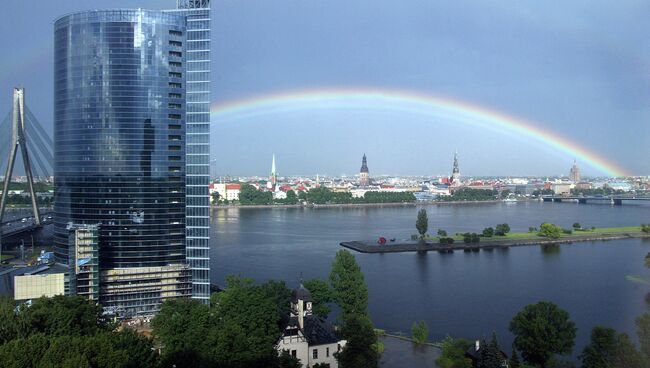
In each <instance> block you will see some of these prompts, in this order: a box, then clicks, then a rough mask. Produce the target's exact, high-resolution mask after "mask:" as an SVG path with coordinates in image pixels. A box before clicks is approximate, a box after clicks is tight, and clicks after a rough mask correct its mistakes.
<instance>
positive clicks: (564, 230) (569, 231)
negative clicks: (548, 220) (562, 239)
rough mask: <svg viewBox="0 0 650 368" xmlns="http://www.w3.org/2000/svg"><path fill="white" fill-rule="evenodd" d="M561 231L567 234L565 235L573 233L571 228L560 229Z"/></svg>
mask: <svg viewBox="0 0 650 368" xmlns="http://www.w3.org/2000/svg"><path fill="white" fill-rule="evenodd" d="M562 232H563V233H565V234H567V235H571V234H572V233H573V230H571V229H562Z"/></svg>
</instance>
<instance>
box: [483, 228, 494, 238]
mask: <svg viewBox="0 0 650 368" xmlns="http://www.w3.org/2000/svg"><path fill="white" fill-rule="evenodd" d="M483 236H484V237H486V238H491V237H493V236H494V229H493V228H491V227H486V228H485V229H483Z"/></svg>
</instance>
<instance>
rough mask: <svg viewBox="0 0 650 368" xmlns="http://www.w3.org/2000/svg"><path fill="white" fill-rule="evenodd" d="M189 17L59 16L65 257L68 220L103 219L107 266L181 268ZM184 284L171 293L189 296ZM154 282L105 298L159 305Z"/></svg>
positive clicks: (59, 244) (58, 161) (59, 201)
mask: <svg viewBox="0 0 650 368" xmlns="http://www.w3.org/2000/svg"><path fill="white" fill-rule="evenodd" d="M186 23H187V21H186V17H184V16H182V15H180V14H175V13H169V12H161V11H147V10H106V11H87V12H79V13H73V14H69V15H66V16H63V17H61V18H59V19H58V20H57V21H56V22H55V25H54V42H55V44H54V50H55V51H54V53H55V55H54V89H55V91H54V96H55V97H54V137H55V139H54V140H55V203H56V204H55V208H54V211H55V214H56V217H55V245H56V255H57V258H59V259H60V260H61V261H63V260H64V259H65V258H66V257H67V256H68V254H69V252H68V249H67V247H68V230H66V227H67V225H68V224H69V223H74V224H89V225H90V224H101V227H100V241H101V247H100V261H99V262H100V269H101V270H115V269H133V268H140V269H141V270H144V271H142V272H145V273H146V272H149V271H147V270H154V271H155V272H158V273H160V272H163V273H164V267H168V266H170V265H174V266H173V269H174V272H175V274H182V273H183V272H182V265H183V264H185V263H186V245H185V232H186V215H185V211H186V208H185V205H186V184H185V181H186V177H185V175H186V129H187V128H186V108H187V105H186V90H188V87H187V82H188V79H190V78H189V77H188V76H187V73H186V64H187V49H186V44H187V42H186V36H187V34H186V33H187V30H186ZM188 167H189V166H188ZM179 265H181V266H179ZM161 267H162V268H161ZM161 270H162V271H161ZM178 270H181V271H178ZM154 271H151V272H154ZM142 272H140V273H142ZM133 273H134V272H124V273H123V274H133ZM136 273H137V272H136ZM119 274H122V273H119ZM174 277H175V276H174ZM183 277H185V276H183ZM185 278H186V279H187V281H189V277H185ZM118 281H119V280H118ZM134 282H135V281H134ZM125 284H131V282H128V283H125ZM186 287H187V288H188V290H184V288H183V286H179V287H178V288H176V289H174V290H175V291H174V293H167V295H177V296H182V295H188V294H189V292H190V290H189V284H187V286H186ZM171 289H173V288H170V287H167V289H165V290H171ZM155 290H156V287H155V286H152V287H151V289H150V290H149V291H150V293H149V294H151V295H147V293H146V292H144V291H146V288H143V289H141V290H140V293H139V294H138V293H132V294H129V295H126V294H124V295H122V296H120V297H119V298H113V299H110V300H105V301H106V302H108V303H110V302H115V303H122V304H128V305H140V306H139V307H138V308H140V309H141V310H143V309H146V308H153V307H155V304H157V303H159V300H158V301H156V300H148V301H146V302H143V301H142V300H143V299H146V298H148V297H149V296H152V295H153V294H154V291H155ZM165 292H166V291H165ZM159 295H160V294H158V296H159ZM101 298H102V296H101V295H100V302H102V300H101ZM152 298H153V299H155V298H156V297H155V296H153V297H152ZM102 304H104V303H102Z"/></svg>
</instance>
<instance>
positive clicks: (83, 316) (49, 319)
mask: <svg viewBox="0 0 650 368" xmlns="http://www.w3.org/2000/svg"><path fill="white" fill-rule="evenodd" d="M17 319H18V321H17V330H18V336H20V337H27V336H29V335H31V334H33V333H37V332H42V333H44V334H46V335H49V336H63V335H78V336H79V335H82V336H87V335H93V334H95V333H97V332H100V331H108V330H110V329H111V326H109V325H107V324H105V323H104V322H103V320H102V317H101V307H99V306H98V305H97V304H94V303H91V302H89V301H88V300H86V299H85V298H83V297H80V296H63V295H58V296H55V297H52V298H39V299H36V300H34V301H33V303H32V305H31V306H29V307H28V306H26V305H21V306H20V307H19V310H18V313H17Z"/></svg>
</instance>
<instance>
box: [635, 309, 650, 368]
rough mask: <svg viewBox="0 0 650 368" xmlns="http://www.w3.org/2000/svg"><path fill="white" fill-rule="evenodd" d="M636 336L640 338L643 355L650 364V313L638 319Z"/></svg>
mask: <svg viewBox="0 0 650 368" xmlns="http://www.w3.org/2000/svg"><path fill="white" fill-rule="evenodd" d="M636 334H637V336H638V337H639V345H640V346H641V353H643V356H644V357H645V359H646V361H648V362H649V363H650V313H644V314H642V315H640V316H639V317H637V319H636Z"/></svg>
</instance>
